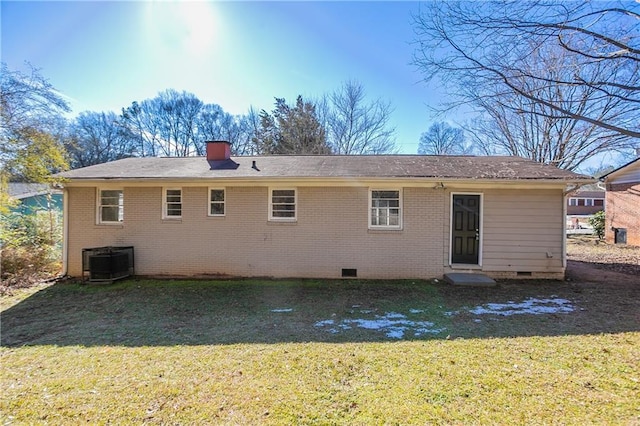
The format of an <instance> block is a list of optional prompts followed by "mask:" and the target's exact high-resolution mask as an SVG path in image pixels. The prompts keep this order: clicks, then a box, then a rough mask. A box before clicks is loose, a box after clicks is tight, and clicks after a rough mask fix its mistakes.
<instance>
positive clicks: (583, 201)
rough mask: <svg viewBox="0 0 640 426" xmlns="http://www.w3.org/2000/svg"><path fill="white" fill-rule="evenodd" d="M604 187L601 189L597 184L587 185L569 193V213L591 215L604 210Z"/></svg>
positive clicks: (570, 214) (572, 214) (571, 214)
mask: <svg viewBox="0 0 640 426" xmlns="http://www.w3.org/2000/svg"><path fill="white" fill-rule="evenodd" d="M604 198H605V192H604V189H599V188H597V187H596V186H595V185H586V186H584V187H581V188H579V189H578V190H577V191H576V192H574V193H572V194H571V195H569V197H568V199H567V214H568V215H569V216H591V215H592V214H594V213H597V212H600V211H603V210H604V209H605V208H604V205H605V203H604Z"/></svg>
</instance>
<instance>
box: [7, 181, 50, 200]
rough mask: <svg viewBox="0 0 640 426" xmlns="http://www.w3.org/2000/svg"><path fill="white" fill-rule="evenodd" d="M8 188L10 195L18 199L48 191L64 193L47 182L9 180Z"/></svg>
mask: <svg viewBox="0 0 640 426" xmlns="http://www.w3.org/2000/svg"><path fill="white" fill-rule="evenodd" d="M8 189H9V190H8V192H9V195H10V196H11V197H13V198H16V199H18V200H22V199H24V198H29V197H35V196H37V195H43V194H48V193H52V194H62V191H60V190H59V189H53V188H51V187H50V186H49V185H47V184H46V183H23V182H9V188H8Z"/></svg>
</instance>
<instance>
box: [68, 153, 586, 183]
mask: <svg viewBox="0 0 640 426" xmlns="http://www.w3.org/2000/svg"><path fill="white" fill-rule="evenodd" d="M60 176H62V177H65V178H67V179H71V180H85V179H86V180H93V179H152V180H153V179H162V180H166V179H212V178H224V179H235V178H238V179H247V178H250V179H268V178H434V179H456V180H457V179H464V180H496V179H498V180H532V179H533V180H563V181H584V180H585V179H586V180H589V179H591V178H589V177H588V176H584V175H580V174H577V173H574V172H571V171H568V170H563V169H558V168H556V167H553V166H550V165H545V164H541V163H537V162H535V161H532V160H528V159H525V158H521V157H511V156H429V155H308V156H305V155H278V156H255V157H232V158H231V159H230V160H227V161H221V162H220V161H207V160H206V159H205V158H204V157H171V158H158V157H143V158H126V159H123V160H117V161H113V162H109V163H104V164H98V165H95V166H90V167H84V168H81V169H76V170H71V171H68V172H64V173H60Z"/></svg>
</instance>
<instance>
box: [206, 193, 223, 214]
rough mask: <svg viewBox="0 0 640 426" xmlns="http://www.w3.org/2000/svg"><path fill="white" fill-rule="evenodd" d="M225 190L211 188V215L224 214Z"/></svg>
mask: <svg viewBox="0 0 640 426" xmlns="http://www.w3.org/2000/svg"><path fill="white" fill-rule="evenodd" d="M224 201H225V190H224V189H220V188H209V216H224V214H225V208H224Z"/></svg>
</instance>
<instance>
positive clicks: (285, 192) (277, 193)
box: [272, 189, 296, 197]
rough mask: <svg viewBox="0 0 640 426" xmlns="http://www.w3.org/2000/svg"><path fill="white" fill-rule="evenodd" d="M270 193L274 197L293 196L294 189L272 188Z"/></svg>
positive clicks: (294, 194)
mask: <svg viewBox="0 0 640 426" xmlns="http://www.w3.org/2000/svg"><path fill="white" fill-rule="evenodd" d="M272 195H273V196H274V197H295V196H296V191H295V190H293V189H274V190H273V193H272Z"/></svg>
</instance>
